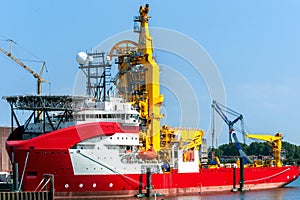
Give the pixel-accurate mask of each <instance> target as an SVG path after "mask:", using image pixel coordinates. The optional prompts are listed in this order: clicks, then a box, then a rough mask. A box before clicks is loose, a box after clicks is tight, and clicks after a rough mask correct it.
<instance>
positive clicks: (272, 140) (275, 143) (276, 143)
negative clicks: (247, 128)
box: [246, 132, 282, 167]
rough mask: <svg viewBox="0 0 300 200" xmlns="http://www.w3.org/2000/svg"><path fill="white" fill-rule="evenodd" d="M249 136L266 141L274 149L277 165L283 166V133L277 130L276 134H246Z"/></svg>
mask: <svg viewBox="0 0 300 200" xmlns="http://www.w3.org/2000/svg"><path fill="white" fill-rule="evenodd" d="M246 137H247V138H253V139H258V140H263V141H266V142H267V143H268V144H269V145H270V146H271V147H272V150H273V156H274V160H275V165H276V166H278V167H281V166H282V163H281V159H280V153H281V147H282V142H281V141H282V134H281V133H279V132H277V133H276V134H275V136H273V135H258V134H256V135H254V134H249V133H247V134H246ZM271 163H273V162H271Z"/></svg>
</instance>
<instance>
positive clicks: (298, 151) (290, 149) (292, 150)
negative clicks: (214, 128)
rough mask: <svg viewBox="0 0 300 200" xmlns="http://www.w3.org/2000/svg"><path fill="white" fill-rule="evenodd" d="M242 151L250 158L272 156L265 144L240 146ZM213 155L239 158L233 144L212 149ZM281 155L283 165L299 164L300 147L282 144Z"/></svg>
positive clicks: (255, 143) (286, 143) (270, 150)
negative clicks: (252, 156)
mask: <svg viewBox="0 0 300 200" xmlns="http://www.w3.org/2000/svg"><path fill="white" fill-rule="evenodd" d="M241 146H242V149H243V151H244V152H245V153H246V154H247V155H249V156H251V155H254V156H259V155H261V156H273V152H272V148H271V147H270V145H268V144H267V143H266V142H252V143H250V144H249V145H247V144H241ZM214 151H215V155H217V156H219V157H230V156H239V152H238V150H237V148H236V146H235V144H233V143H232V144H223V145H220V146H219V147H218V148H216V149H214ZM282 153H283V158H284V157H285V159H284V160H283V163H284V164H292V163H300V146H297V145H294V144H290V143H288V142H285V141H284V142H282Z"/></svg>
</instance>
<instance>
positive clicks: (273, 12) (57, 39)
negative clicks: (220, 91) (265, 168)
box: [0, 0, 300, 145]
mask: <svg viewBox="0 0 300 200" xmlns="http://www.w3.org/2000/svg"><path fill="white" fill-rule="evenodd" d="M145 3H150V15H151V16H152V19H151V21H150V26H152V27H160V28H167V29H172V30H175V31H178V32H180V33H183V34H185V35H187V36H189V37H190V38H192V39H193V40H195V41H196V42H197V43H199V45H201V46H202V47H203V48H204V49H205V50H206V52H207V53H208V54H209V55H210V57H211V59H212V60H213V61H214V63H215V65H216V66H217V68H218V70H219V72H220V75H221V77H222V80H223V83H224V87H225V89H226V103H227V106H229V107H230V108H233V109H234V110H236V111H238V112H240V113H242V114H243V115H244V118H245V124H246V129H247V131H249V132H251V133H268V134H274V133H275V132H276V131H280V132H282V133H283V135H284V139H285V140H286V141H288V142H291V143H295V144H298V145H299V144H300V137H299V128H298V123H299V120H300V116H299V113H300V108H299V106H298V104H297V103H298V102H299V99H300V94H299V88H298V87H299V85H300V69H299V66H300V61H299V56H298V54H299V52H300V27H299V19H300V13H299V7H300V2H299V1H296V0H295V1H286V2H283V1H276V0H272V1H270V0H267V1H258V0H254V1H247V2H245V1H237V0H236V1H233V0H232V1H230V0H229V1H188V2H187V1H184V2H183V1H179V2H178V3H177V2H175V1H169V0H166V1H153V2H148V1H123V0H122V1H121V0H120V1H97V0H94V1H56V0H54V1H4V2H2V3H1V7H0V13H1V15H2V20H1V21H0V26H1V31H0V39H1V40H0V45H1V47H3V48H5V49H8V43H7V42H5V41H4V40H6V39H13V40H14V41H15V42H17V45H15V47H14V49H13V54H14V55H15V56H17V57H19V58H23V59H36V58H34V57H32V56H31V54H29V53H28V51H30V52H31V53H32V54H34V55H35V56H37V57H39V58H40V59H41V60H45V61H46V62H47V69H48V72H44V76H43V77H44V78H45V79H47V80H50V81H51V85H50V87H49V85H47V84H44V87H43V90H44V94H72V91H73V84H74V80H75V77H76V74H77V72H78V65H77V63H76V61H75V56H76V54H77V53H78V52H79V51H85V50H90V49H92V48H94V47H95V46H96V45H97V44H99V43H100V42H102V41H103V40H105V39H107V38H108V37H110V36H112V35H115V34H118V33H120V32H122V31H126V30H130V29H132V27H133V22H132V19H133V16H134V15H137V14H138V8H139V6H140V5H144V4H145ZM153 39H154V43H155V38H153ZM170 43H176V41H170ZM24 49H25V50H26V51H25V50H24ZM155 54H156V56H157V57H158V60H159V61H160V62H163V64H166V65H168V66H170V67H174V68H176V67H178V68H180V67H179V66H176V65H179V63H180V65H188V64H187V63H185V61H181V62H177V61H176V58H175V57H174V56H173V57H172V56H170V55H167V54H166V53H163V52H160V51H157V52H156V53H155ZM167 59H169V60H168V61H167ZM170 59H171V60H170ZM26 64H27V65H29V66H30V67H32V69H34V70H35V71H37V72H39V70H40V66H41V64H40V63H33V62H26ZM0 66H1V79H0V81H1V84H0V96H7V95H16V94H34V93H35V91H36V80H35V79H34V78H33V77H32V76H31V75H30V74H29V73H28V72H26V71H25V70H24V69H22V68H21V67H20V66H18V65H17V64H15V63H14V62H12V61H10V60H9V58H7V57H6V56H5V55H4V54H0ZM163 73H166V72H165V71H163ZM182 73H183V74H185V75H184V76H185V77H186V78H187V79H191V80H192V79H193V75H192V74H189V73H188V72H182ZM191 83H192V85H195V86H194V87H195V90H197V91H198V93H199V94H197V97H198V101H199V108H200V110H201V117H200V122H199V124H198V127H199V128H203V129H204V130H205V131H206V132H207V133H206V137H210V136H209V120H210V102H211V99H210V96H209V94H208V91H207V89H206V85H205V82H204V80H201V78H200V79H199V80H196V81H194V82H193V81H191ZM201 91H203V92H201ZM166 92H167V91H166ZM166 97H168V95H167V96H166ZM175 102H176V101H175ZM166 104H168V105H169V107H168V105H166V109H169V111H168V112H170V114H169V115H168V116H169V117H168V118H167V119H166V120H167V122H168V123H170V124H171V125H174V126H176V125H177V124H176V123H177V122H176V118H175V117H174V116H176V115H173V112H176V111H172V106H170V105H173V104H172V99H166ZM175 104H176V103H175ZM191 115H192V114H191ZM172 116H173V117H172ZM9 120H10V115H9V107H8V104H7V103H6V102H5V101H4V100H1V101H0V125H8V124H9ZM226 131H227V127H224V130H223V132H222V133H220V134H219V136H218V137H219V141H218V144H221V143H224V142H227V135H226Z"/></svg>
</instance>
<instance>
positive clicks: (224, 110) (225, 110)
mask: <svg viewBox="0 0 300 200" xmlns="http://www.w3.org/2000/svg"><path fill="white" fill-rule="evenodd" d="M211 107H212V109H214V110H215V111H216V112H217V113H218V114H219V115H220V117H221V118H222V119H223V120H224V122H225V123H226V124H227V125H228V128H229V143H232V139H231V133H232V131H233V125H234V124H235V123H237V122H238V121H241V128H242V134H243V137H244V143H245V130H244V123H243V122H244V121H243V120H244V118H243V115H242V114H240V113H238V112H236V111H234V110H232V109H230V108H228V107H226V106H224V105H222V104H220V103H218V102H217V101H215V100H213V102H212V105H211ZM225 113H228V114H231V115H233V116H235V117H236V118H235V119H234V120H232V121H231V120H229V119H228V117H227V116H226V114H225Z"/></svg>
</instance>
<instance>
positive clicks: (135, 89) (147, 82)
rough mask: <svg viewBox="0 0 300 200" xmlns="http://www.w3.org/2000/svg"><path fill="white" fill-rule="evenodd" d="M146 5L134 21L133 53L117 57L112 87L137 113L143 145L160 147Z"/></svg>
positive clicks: (156, 73) (156, 86) (157, 84)
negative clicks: (116, 70) (134, 48)
mask: <svg viewBox="0 0 300 200" xmlns="http://www.w3.org/2000/svg"><path fill="white" fill-rule="evenodd" d="M148 12H149V5H148V4H146V6H141V7H140V9H139V14H140V15H139V16H137V17H136V19H135V22H138V23H140V27H139V31H137V32H138V33H139V41H138V47H137V50H136V51H135V52H130V53H129V54H125V55H120V56H118V71H119V72H118V73H119V74H118V78H117V83H116V86H117V88H118V91H119V93H120V94H121V95H122V97H123V98H124V99H126V100H127V101H130V102H132V105H133V106H136V107H137V108H138V110H139V112H140V118H141V120H142V121H143V125H142V126H143V127H144V128H142V130H141V131H140V134H141V138H143V141H144V144H145V148H146V149H149V148H150V147H153V148H154V150H156V151H158V150H160V129H161V126H160V119H161V118H162V115H161V114H160V106H161V104H162V103H163V99H164V98H163V95H161V94H160V80H159V66H158V65H157V63H156V62H155V60H154V59H153V56H152V53H153V41H152V37H151V35H150V32H149V26H148V21H149V16H148Z"/></svg>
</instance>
